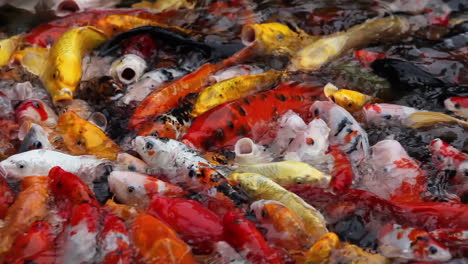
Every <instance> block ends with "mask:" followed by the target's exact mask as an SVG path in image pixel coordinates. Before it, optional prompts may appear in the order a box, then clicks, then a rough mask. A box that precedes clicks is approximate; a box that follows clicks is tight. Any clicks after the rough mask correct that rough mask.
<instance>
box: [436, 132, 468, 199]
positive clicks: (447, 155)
mask: <svg viewBox="0 0 468 264" xmlns="http://www.w3.org/2000/svg"><path fill="white" fill-rule="evenodd" d="M429 150H430V151H431V154H432V162H433V163H434V165H435V166H436V167H437V169H438V170H439V171H441V172H445V173H447V175H448V176H449V179H448V181H449V182H450V184H451V185H452V186H451V187H453V189H454V190H455V193H456V194H458V195H461V196H463V195H464V192H465V191H467V190H468V184H467V183H466V179H465V177H466V175H467V174H468V154H466V153H464V152H461V151H460V150H458V149H456V148H454V147H452V146H451V145H449V144H448V143H446V142H444V141H442V140H441V139H439V138H436V139H434V140H432V142H431V144H430V145H429Z"/></svg>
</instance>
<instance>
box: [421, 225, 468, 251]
mask: <svg viewBox="0 0 468 264" xmlns="http://www.w3.org/2000/svg"><path fill="white" fill-rule="evenodd" d="M429 234H430V235H431V237H433V238H434V239H436V240H437V241H439V242H441V243H443V244H445V245H447V246H448V247H454V246H460V245H462V246H466V245H468V230H467V229H454V228H444V229H436V230H432V231H431V232H429Z"/></svg>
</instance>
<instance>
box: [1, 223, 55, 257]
mask: <svg viewBox="0 0 468 264" xmlns="http://www.w3.org/2000/svg"><path fill="white" fill-rule="evenodd" d="M54 238H55V237H54V234H53V230H52V226H51V225H50V224H49V223H47V222H44V221H38V222H35V223H33V224H32V225H31V227H30V228H29V230H27V231H26V232H25V233H24V234H21V235H20V236H18V237H17V238H16V240H15V242H13V246H12V247H11V249H10V251H9V252H8V253H6V254H5V257H4V258H3V261H2V263H37V264H48V263H54V259H55V252H54V247H55V246H54Z"/></svg>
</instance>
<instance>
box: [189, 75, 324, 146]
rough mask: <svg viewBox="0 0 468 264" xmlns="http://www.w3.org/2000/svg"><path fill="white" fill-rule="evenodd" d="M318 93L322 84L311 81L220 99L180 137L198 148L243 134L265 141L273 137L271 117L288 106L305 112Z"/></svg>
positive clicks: (224, 143) (276, 117)
mask: <svg viewBox="0 0 468 264" xmlns="http://www.w3.org/2000/svg"><path fill="white" fill-rule="evenodd" d="M321 93H322V88H318V87H313V86H311V85H307V84H304V85H302V84H301V85H300V84H298V83H293V82H286V83H282V84H280V85H279V86H277V87H276V88H274V89H272V90H269V91H265V92H261V93H257V94H254V95H250V96H247V97H244V98H241V99H238V100H235V101H232V102H227V103H224V104H222V105H219V106H217V107H215V108H213V109H211V110H210V111H208V112H206V113H204V114H202V115H201V116H199V117H198V118H196V119H195V120H193V122H192V125H191V126H190V128H189V129H188V130H187V134H185V136H184V137H183V138H182V139H183V140H186V141H188V142H190V143H191V144H193V146H194V147H195V148H197V149H200V150H216V149H221V148H223V147H231V148H232V147H233V146H234V145H235V143H236V142H237V141H238V140H239V139H241V138H243V137H249V138H251V139H252V140H253V141H254V142H257V143H261V144H268V143H271V141H272V140H273V139H274V138H275V135H274V134H275V129H274V128H275V127H276V125H275V121H278V120H279V118H280V117H281V116H282V115H283V114H285V113H286V112H287V111H288V110H293V111H294V112H296V113H299V114H304V113H306V112H307V111H308V108H309V107H310V105H311V104H312V103H313V102H314V101H315V100H316V99H317V98H318V96H319V95H320V94H321ZM270 134H271V135H270ZM260 139H263V141H265V142H261V140H260Z"/></svg>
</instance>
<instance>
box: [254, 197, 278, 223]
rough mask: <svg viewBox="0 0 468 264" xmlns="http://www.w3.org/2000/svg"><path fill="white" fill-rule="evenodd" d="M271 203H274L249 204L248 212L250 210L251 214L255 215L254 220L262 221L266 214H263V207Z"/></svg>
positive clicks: (268, 201) (259, 201)
mask: <svg viewBox="0 0 468 264" xmlns="http://www.w3.org/2000/svg"><path fill="white" fill-rule="evenodd" d="M271 202H275V201H272V200H258V201H255V202H253V203H252V204H250V210H252V212H253V213H254V214H255V218H257V220H262V219H263V218H264V216H265V214H266V212H264V207H265V205H266V204H268V203H271Z"/></svg>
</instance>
